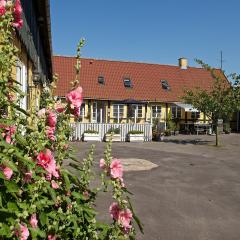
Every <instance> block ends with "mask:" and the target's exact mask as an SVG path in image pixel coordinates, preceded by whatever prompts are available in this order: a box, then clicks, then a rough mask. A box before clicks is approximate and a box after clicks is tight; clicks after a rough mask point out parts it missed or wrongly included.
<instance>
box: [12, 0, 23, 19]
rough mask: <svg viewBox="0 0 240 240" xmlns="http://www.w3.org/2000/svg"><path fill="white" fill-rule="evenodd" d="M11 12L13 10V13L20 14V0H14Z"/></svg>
mask: <svg viewBox="0 0 240 240" xmlns="http://www.w3.org/2000/svg"><path fill="white" fill-rule="evenodd" d="M13 12H14V14H15V15H18V16H21V14H22V5H21V2H20V0H16V1H15V5H14V9H13Z"/></svg>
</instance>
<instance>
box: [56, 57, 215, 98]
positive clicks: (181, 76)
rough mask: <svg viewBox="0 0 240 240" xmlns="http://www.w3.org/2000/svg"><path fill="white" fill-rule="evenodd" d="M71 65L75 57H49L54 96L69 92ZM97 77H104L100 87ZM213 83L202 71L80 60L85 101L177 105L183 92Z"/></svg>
mask: <svg viewBox="0 0 240 240" xmlns="http://www.w3.org/2000/svg"><path fill="white" fill-rule="evenodd" d="M75 64H76V59H75V57H65V56H55V57H53V69H54V72H55V73H57V74H58V75H59V81H58V84H57V89H56V91H55V93H54V94H55V95H56V96H65V95H66V93H67V92H68V91H69V90H70V87H71V85H70V82H71V81H72V80H74V79H75V71H74V65H75ZM99 76H104V79H105V84H104V85H101V84H99V83H98V77H99ZM125 77H126V78H130V79H131V81H132V85H133V87H132V88H125V87H124V84H123V80H124V78H125ZM161 80H167V81H168V84H169V85H170V87H171V90H170V91H167V90H165V89H163V88H162V85H161ZM213 81H214V80H213V78H212V76H211V74H210V72H208V71H206V70H205V69H202V68H194V67H188V68H187V69H186V70H183V69H181V68H180V67H179V66H170V65H160V64H148V63H137V62H120V61H110V60H96V59H86V58H82V59H81V71H80V85H81V86H82V87H83V95H84V98H85V99H104V100H116V101H118V100H126V99H135V100H142V101H158V102H177V101H181V97H182V96H183V93H184V89H185V88H187V89H189V88H191V89H192V88H194V87H200V88H203V89H206V90H209V89H210V88H211V86H212V84H213Z"/></svg>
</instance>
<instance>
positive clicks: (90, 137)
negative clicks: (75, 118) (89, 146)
mask: <svg viewBox="0 0 240 240" xmlns="http://www.w3.org/2000/svg"><path fill="white" fill-rule="evenodd" d="M83 140H84V141H97V142H100V141H101V137H100V135H99V132H98V131H96V130H91V129H88V130H86V131H85V132H84V133H83Z"/></svg>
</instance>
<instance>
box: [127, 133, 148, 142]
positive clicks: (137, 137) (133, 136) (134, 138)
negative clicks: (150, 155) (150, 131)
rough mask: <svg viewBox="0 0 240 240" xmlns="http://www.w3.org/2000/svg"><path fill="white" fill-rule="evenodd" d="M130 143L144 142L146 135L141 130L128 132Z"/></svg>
mask: <svg viewBox="0 0 240 240" xmlns="http://www.w3.org/2000/svg"><path fill="white" fill-rule="evenodd" d="M128 141H129V142H144V133H143V131H139V130H132V131H129V132H128Z"/></svg>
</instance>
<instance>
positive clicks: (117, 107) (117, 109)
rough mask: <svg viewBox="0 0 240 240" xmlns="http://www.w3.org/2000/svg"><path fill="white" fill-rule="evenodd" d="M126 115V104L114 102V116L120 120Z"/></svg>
mask: <svg viewBox="0 0 240 240" xmlns="http://www.w3.org/2000/svg"><path fill="white" fill-rule="evenodd" d="M123 116H124V105H123V104H113V118H115V119H117V120H118V122H119V120H120V119H121V118H123Z"/></svg>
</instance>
